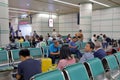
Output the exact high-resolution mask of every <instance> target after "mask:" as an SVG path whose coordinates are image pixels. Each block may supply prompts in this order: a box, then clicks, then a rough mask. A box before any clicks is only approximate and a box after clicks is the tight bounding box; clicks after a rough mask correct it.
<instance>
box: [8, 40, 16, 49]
mask: <svg viewBox="0 0 120 80" xmlns="http://www.w3.org/2000/svg"><path fill="white" fill-rule="evenodd" d="M17 48H18V47H17V44H16V43H15V39H11V40H10V43H9V44H8V46H7V49H17Z"/></svg>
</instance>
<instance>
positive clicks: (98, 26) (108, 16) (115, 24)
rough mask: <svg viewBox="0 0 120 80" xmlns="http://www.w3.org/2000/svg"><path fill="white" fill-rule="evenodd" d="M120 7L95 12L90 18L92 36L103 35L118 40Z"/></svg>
mask: <svg viewBox="0 0 120 80" xmlns="http://www.w3.org/2000/svg"><path fill="white" fill-rule="evenodd" d="M119 27H120V7H116V8H108V9H102V10H96V11H94V12H93V16H92V34H94V33H97V34H100V33H103V34H106V35H107V36H109V37H111V38H115V39H118V38H120V36H119V34H120V28H119Z"/></svg>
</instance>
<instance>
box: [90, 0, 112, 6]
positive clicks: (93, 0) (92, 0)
mask: <svg viewBox="0 0 120 80" xmlns="http://www.w3.org/2000/svg"><path fill="white" fill-rule="evenodd" d="M89 1H91V2H93V3H97V4H100V5H103V6H105V7H110V6H109V5H107V4H103V3H101V2H98V1H95V0H89Z"/></svg>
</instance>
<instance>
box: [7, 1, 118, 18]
mask: <svg viewBox="0 0 120 80" xmlns="http://www.w3.org/2000/svg"><path fill="white" fill-rule="evenodd" d="M8 1H9V7H10V9H9V10H10V12H9V15H10V16H12V17H13V16H19V15H21V14H23V13H25V12H27V13H37V12H39V11H45V12H53V13H57V14H67V13H74V12H79V7H75V6H71V5H67V4H63V3H59V2H55V1H53V0H8ZM61 1H65V2H69V3H73V4H76V5H78V4H79V3H81V4H82V3H88V2H90V1H89V0H61ZM95 1H99V2H102V3H104V4H107V5H109V6H111V7H114V6H120V0H95ZM103 8H106V7H104V6H102V5H99V4H95V3H94V4H93V10H96V9H103Z"/></svg>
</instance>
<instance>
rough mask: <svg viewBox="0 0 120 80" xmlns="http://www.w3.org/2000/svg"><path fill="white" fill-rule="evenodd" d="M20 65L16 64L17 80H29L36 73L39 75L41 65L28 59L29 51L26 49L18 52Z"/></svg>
mask: <svg viewBox="0 0 120 80" xmlns="http://www.w3.org/2000/svg"><path fill="white" fill-rule="evenodd" d="M19 56H20V59H21V61H22V62H21V63H19V64H18V74H17V75H16V78H17V80H21V78H22V80H30V78H31V77H32V76H33V75H35V74H38V73H41V63H40V61H38V60H34V59H32V58H31V57H30V51H29V50H28V49H22V50H21V51H20V52H19Z"/></svg>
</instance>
